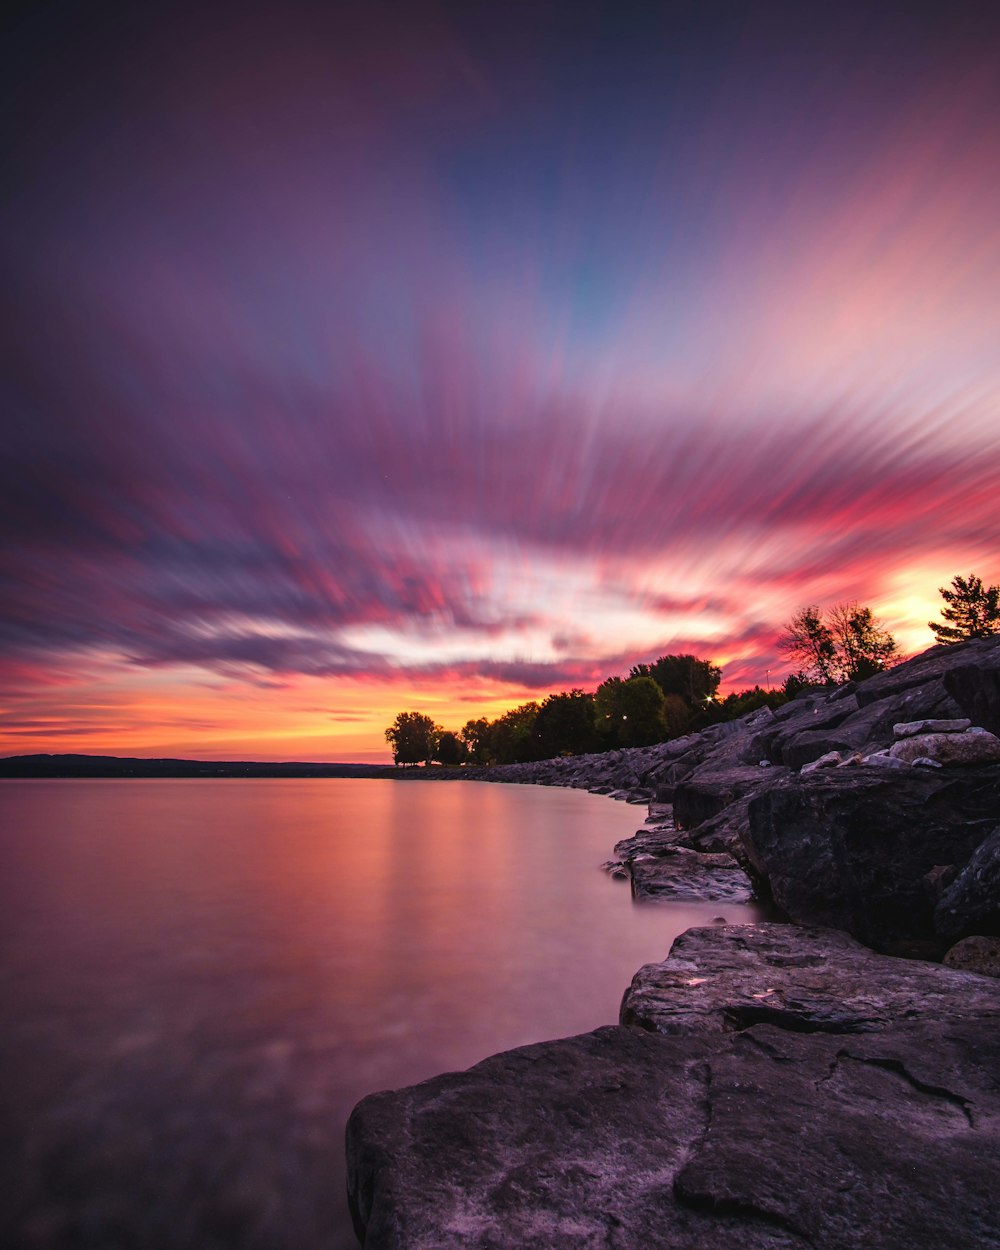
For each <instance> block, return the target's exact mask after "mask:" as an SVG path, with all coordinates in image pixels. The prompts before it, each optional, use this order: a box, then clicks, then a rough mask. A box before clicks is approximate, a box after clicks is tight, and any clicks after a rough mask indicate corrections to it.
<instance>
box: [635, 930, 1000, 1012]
mask: <svg viewBox="0 0 1000 1250" xmlns="http://www.w3.org/2000/svg"><path fill="white" fill-rule="evenodd" d="M619 1018H620V1023H622V1024H625V1025H635V1026H638V1027H639V1028H643V1029H649V1030H651V1031H653V1032H657V1033H690V1032H709V1033H726V1032H734V1031H737V1030H740V1029H744V1028H747V1027H749V1026H750V1025H752V1024H773V1025H776V1026H778V1027H780V1028H784V1029H790V1030H792V1031H793V1032H797V1033H814V1032H817V1031H820V1030H822V1031H825V1032H828V1033H871V1032H875V1031H878V1030H881V1029H886V1028H889V1027H891V1026H892V1025H893V1024H895V1023H896V1022H897V1021H898V1020H900V1019H904V1018H905V1019H907V1020H917V1019H923V1020H929V1021H935V1020H936V1021H939V1022H944V1021H952V1022H956V1021H962V1020H969V1019H986V1018H989V1019H992V1020H994V1021H995V1022H996V1023H997V1024H998V1025H1000V986H997V987H993V986H989V985H987V986H985V987H984V986H982V985H981V984H980V983H978V982H976V981H975V980H970V978H969V977H968V976H964V975H962V974H960V973H956V972H953V971H951V970H946V969H943V968H942V967H941V966H940V965H939V964H934V963H926V962H924V961H922V960H914V959H892V958H889V957H887V956H885V955H877V954H875V953H874V952H873V951H871V950H869V949H868V948H867V947H865V946H862V945H861V943H860V942H856V941H855V940H854V939H853V938H851V937H849V936H848V935H847V934H846V933H841V932H839V931H837V930H836V929H820V928H805V927H801V926H798V925H787V924H761V925H730V926H727V927H726V928H721V929H720V928H698V929H688V930H687V932H686V933H682V934H681V935H680V937H679V938H677V940H676V941H675V942H674V944H673V946H672V947H671V950H670V954H669V956H668V957H667V958H666V959H665V960H664V961H663V962H662V963H656V964H647V965H646V966H645V967H643V968H640V969H639V971H638V972H637V973H636V974H635V976H634V977H633V978H632V984H631V985H630V986H629V988H628V989H627V990H626V991H625V996H624V998H623V999H622V1006H621V1014H620V1017H619Z"/></svg>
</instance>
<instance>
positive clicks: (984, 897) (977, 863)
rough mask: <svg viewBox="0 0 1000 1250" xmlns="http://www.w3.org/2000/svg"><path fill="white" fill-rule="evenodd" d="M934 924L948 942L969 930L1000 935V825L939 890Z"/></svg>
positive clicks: (966, 933) (966, 934) (966, 935)
mask: <svg viewBox="0 0 1000 1250" xmlns="http://www.w3.org/2000/svg"><path fill="white" fill-rule="evenodd" d="M934 928H935V930H936V931H937V933H938V934H939V935H940V936H941V937H942V938H944V939H946V940H947V941H950V942H954V941H955V940H956V939H957V938H961V937H968V936H970V935H972V934H980V935H983V936H986V935H989V936H997V935H1000V828H997V829H995V830H994V831H993V833H992V834H990V836H989V837H988V838H986V840H985V841H984V842H983V843H982V844H981V845H980V846H979V847H978V848H977V849H976V852H975V854H974V855H973V856H972V858H971V859H970V860H969V862H968V863H967V864H966V865H965V867H964V868H963V869H962V871H961V872H960V873H959V874H958V876H957V877H956V878H955V880H954V881H953V882H952V884H951V885H950V886H948V888H947V889H946V890H945V892H944V893H943V894H942V896H941V898H940V900H939V901H938V904H937V906H936V907H935V909H934Z"/></svg>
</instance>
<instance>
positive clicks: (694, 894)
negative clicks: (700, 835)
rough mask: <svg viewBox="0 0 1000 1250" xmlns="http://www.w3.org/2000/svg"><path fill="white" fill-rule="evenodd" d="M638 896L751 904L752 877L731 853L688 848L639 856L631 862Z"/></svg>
mask: <svg viewBox="0 0 1000 1250" xmlns="http://www.w3.org/2000/svg"><path fill="white" fill-rule="evenodd" d="M629 868H630V872H631V876H632V894H633V896H634V897H635V898H639V899H647V900H653V901H655V900H661V901H668V902H676V901H684V900H693V901H697V902H705V903H748V902H749V901H750V900H751V898H752V897H753V885H752V884H751V881H750V878H749V877H748V876H747V874H746V873H745V872H744V871H743V869H742V868H741V867H740V866H739V864H737V862H736V860H735V859H733V857H732V856H731V855H724V854H723V855H704V854H702V853H701V852H699V851H691V850H688V849H687V848H686V847H674V848H673V849H671V850H670V851H669V852H668V853H666V854H661V855H655V856H653V855H650V856H643V855H640V856H637V857H636V858H634V859H633V860H631V861H630V864H629Z"/></svg>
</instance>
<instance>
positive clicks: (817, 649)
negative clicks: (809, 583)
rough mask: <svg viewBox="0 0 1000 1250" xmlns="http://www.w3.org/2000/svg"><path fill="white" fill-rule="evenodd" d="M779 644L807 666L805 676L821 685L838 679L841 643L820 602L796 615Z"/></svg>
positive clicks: (804, 677) (804, 667)
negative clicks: (836, 639) (837, 667)
mask: <svg viewBox="0 0 1000 1250" xmlns="http://www.w3.org/2000/svg"><path fill="white" fill-rule="evenodd" d="M778 645H779V646H780V647H781V649H782V651H784V653H785V654H786V655H787V656H788V657H789V658H790V659H793V660H797V661H798V662H799V663H800V664H801V665H802V666H803V667H802V669H801V675H802V677H803V679H804V680H806V681H812V682H816V683H818V684H820V685H824V684H826V683H832V682H833V681H834V680H835V678H834V675H833V674H834V669H835V667H836V664H837V644H836V643H835V642H834V639H833V631H832V630H831V629H830V627H829V626H828V625H827V624H826V622H825V621H824V620H823V616H822V613H821V612H820V610H819V606H818V605H817V604H810V605H809V606H808V607H806V608H803V609H802V610H801V611H800V612H797V613H796V614H795V616H793V617H792V619H791V620H790V621H789V622H788V624H787V625H786V626H785V633H784V635H783V636H782V637H781V639H780V640H779V643H778Z"/></svg>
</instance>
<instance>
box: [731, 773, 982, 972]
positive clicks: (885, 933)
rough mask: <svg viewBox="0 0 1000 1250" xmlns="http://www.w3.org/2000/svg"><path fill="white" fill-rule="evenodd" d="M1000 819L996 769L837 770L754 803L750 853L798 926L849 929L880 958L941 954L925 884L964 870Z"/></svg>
mask: <svg viewBox="0 0 1000 1250" xmlns="http://www.w3.org/2000/svg"><path fill="white" fill-rule="evenodd" d="M998 811H1000V767H998V766H996V765H993V766H990V767H984V768H969V769H948V770H940V771H935V772H924V771H923V770H919V769H912V768H908V769H906V770H905V771H899V772H889V773H883V771H882V770H881V769H869V768H864V769H855V770H851V769H834V770H830V771H824V772H820V773H816V774H814V775H813V776H811V777H805V778H802V777H796V778H792V779H786V781H785V782H784V784H782V785H781V786H777V787H774V788H772V789H770V790H765V791H764V792H762V793H760V794H759V795H757V796H756V797H754V798H753V799H751V800H750V803H749V808H748V821H747V828H746V831H745V832H744V834H743V839H744V849H745V851H746V855H747V858H748V860H749V862H750V864H751V866H752V868H753V869H754V871H755V873H756V874H757V876H758V877H759V878H760V879H762V880H764V881H767V882H768V883H769V885H770V889H771V893H772V895H773V897H774V900H775V902H776V903H777V904H778V906H779V907H780V908H781V909H782V910H783V911H784V912H785V913H786V914H787V915H788V916H790V917H791V919H793V920H795V921H798V922H799V923H802V924H820V925H827V926H830V927H832V928H837V929H844V930H845V931H846V932H848V933H850V934H852V935H853V936H854V937H856V938H858V939H859V940H860V941H862V942H864V943H866V944H867V945H869V946H872V947H874V948H875V949H878V950H888V949H890V948H892V949H894V950H896V949H898V950H903V949H906V948H907V947H908V948H909V949H923V950H925V951H926V952H927V953H928V954H931V953H935V952H936V953H938V954H940V953H941V952H940V949H939V946H940V938H939V935H938V934H936V932H935V928H934V923H933V912H932V908H931V904H930V902H929V900H928V898H927V896H926V892H925V889H924V884H923V879H924V877H925V876H926V874H927V873H928V872H930V871H931V869H932V868H934V866H935V865H937V864H955V865H957V866H961V867H964V865H965V864H966V863H967V862H968V860H969V859H970V857H971V856H972V853H973V851H975V850H976V848H977V847H978V846H979V844H980V843H981V842H983V841H984V839H985V838H986V837H987V836H988V835H989V834H990V833H991V832H992V831H993V829H994V828H995V827H996V813H997V812H998ZM913 943H918V944H919V943H930V945H929V946H926V947H920V946H919V945H918V946H917V947H914V946H913Z"/></svg>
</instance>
